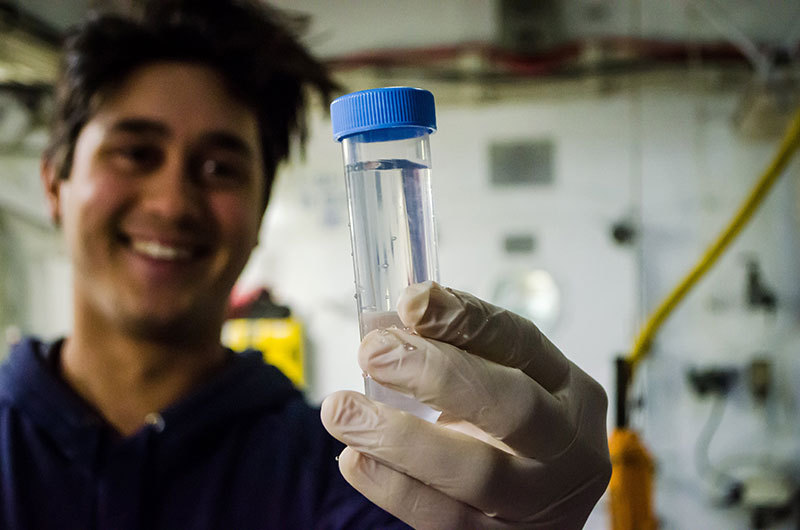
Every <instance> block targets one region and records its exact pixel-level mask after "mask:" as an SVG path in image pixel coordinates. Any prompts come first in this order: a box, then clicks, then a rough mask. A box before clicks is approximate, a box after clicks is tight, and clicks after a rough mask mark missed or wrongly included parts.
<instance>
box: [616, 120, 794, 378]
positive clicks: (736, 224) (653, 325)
mask: <svg viewBox="0 0 800 530" xmlns="http://www.w3.org/2000/svg"><path fill="white" fill-rule="evenodd" d="M798 146H800V111H798V112H797V113H796V114H795V116H794V118H792V122H791V124H790V125H789V128H788V129H787V131H786V134H785V135H784V137H783V140H782V141H781V145H780V148H779V149H778V153H777V154H776V156H775V158H774V159H773V160H772V162H771V163H770V164H769V166H768V167H767V169H766V171H764V174H763V175H761V177H760V178H759V179H758V182H757V183H756V185H755V187H754V188H753V190H752V191H751V192H750V195H748V196H747V198H746V199H745V200H744V202H743V203H742V205H741V206H740V207H739V210H738V211H737V212H736V215H735V216H734V218H733V220H732V221H731V223H730V224H729V225H728V226H727V227H726V228H725V230H723V231H722V234H721V235H720V236H719V238H718V239H717V240H716V241H714V242H713V243H712V244H711V245H710V246H709V247H708V249H706V252H705V254H704V255H703V257H702V258H701V259H700V261H699V262H698V263H697V265H695V266H694V268H693V269H692V270H691V271H690V272H689V274H687V275H686V277H685V278H684V279H683V280H681V282H680V283H679V284H678V286H677V287H675V289H674V290H673V291H672V292H671V293H670V294H669V296H667V297H666V298H665V299H664V301H663V302H661V304H660V305H659V306H658V308H657V309H656V310H655V311H654V312H653V313H652V315H651V316H650V317H649V318H648V319H647V322H646V323H645V325H644V326H643V327H642V329H641V331H639V335H638V336H637V337H636V341H635V342H634V345H633V350H632V351H631V354H630V356H629V357H628V362H629V364H630V367H631V370H634V369H635V368H636V365H638V364H639V362H640V361H641V360H642V359H643V358H644V357H645V356H646V355H647V354H648V352H649V351H650V346H651V345H652V342H653V337H655V335H656V333H657V332H658V330H659V328H660V327H661V326H662V325H663V324H664V322H665V321H666V319H667V317H668V316H669V314H670V313H672V311H673V310H674V309H675V307H676V306H677V305H678V304H679V303H680V302H681V300H683V298H684V297H685V296H686V294H687V293H688V292H689V291H690V290H691V288H692V287H694V285H695V284H696V283H697V281H698V280H699V279H700V278H701V277H702V276H703V275H704V274H705V273H706V272H707V271H708V269H710V268H711V266H712V265H713V264H714V263H715V262H716V261H717V259H718V258H719V257H720V256H721V255H722V253H723V252H724V251H725V249H726V248H727V247H728V245H730V243H731V242H732V241H733V240H734V238H736V236H737V235H739V232H741V230H742V228H743V227H744V226H745V225H746V224H747V222H748V221H749V220H750V218H751V217H752V216H753V213H754V212H755V211H756V210H757V209H758V207H759V206H760V205H761V202H762V201H763V200H764V197H766V195H767V192H769V190H770V189H771V188H772V185H773V184H774V183H775V181H777V180H778V177H779V176H780V175H781V173H782V172H783V169H784V168H785V167H786V164H788V163H789V161H790V160H791V158H792V155H793V154H794V152H795V151H796V150H797V148H798Z"/></svg>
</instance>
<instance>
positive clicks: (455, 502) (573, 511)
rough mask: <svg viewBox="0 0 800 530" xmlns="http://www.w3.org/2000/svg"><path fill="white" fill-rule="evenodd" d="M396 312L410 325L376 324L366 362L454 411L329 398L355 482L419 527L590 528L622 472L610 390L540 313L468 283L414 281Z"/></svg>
mask: <svg viewBox="0 0 800 530" xmlns="http://www.w3.org/2000/svg"><path fill="white" fill-rule="evenodd" d="M398 314H399V316H400V318H401V320H402V321H403V323H404V324H405V325H406V326H408V328H410V329H409V330H401V329H389V330H388V331H377V330H376V331H373V332H371V333H369V334H368V335H367V336H366V337H365V338H364V340H363V341H362V343H361V346H360V348H359V364H360V365H361V368H362V369H363V370H364V371H365V372H366V373H368V374H369V375H371V376H372V377H373V378H374V379H375V380H376V381H377V382H379V383H381V384H382V385H384V386H387V387H389V388H394V389H396V390H400V391H402V392H405V393H408V394H412V395H414V396H415V397H416V398H417V399H419V400H420V401H422V402H423V403H426V404H428V405H430V406H432V407H434V408H436V409H439V410H442V411H443V412H442V415H441V417H440V418H439V420H438V421H437V423H436V424H432V423H428V422H426V421H424V420H421V419H419V418H417V417H415V416H412V415H410V414H408V413H405V412H400V411H398V410H395V409H393V408H391V407H388V406H386V405H383V404H382V403H377V402H374V401H372V400H370V399H368V398H367V397H365V396H363V395H362V394H359V393H357V392H348V391H342V392H337V393H334V394H331V395H330V396H328V397H327V398H326V400H325V401H324V402H323V404H322V421H323V423H324V425H325V427H326V428H327V429H328V431H329V432H330V433H331V434H332V435H333V436H335V437H336V438H338V439H339V440H341V441H342V442H344V443H345V444H347V445H348V447H347V448H346V449H345V450H344V451H343V452H342V454H341V456H340V458H339V468H340V470H341V472H342V475H344V477H345V479H346V480H347V481H348V482H350V484H352V485H353V486H354V487H355V488H356V489H357V490H359V491H360V492H361V493H363V494H364V495H365V496H366V497H367V498H369V499H370V500H371V501H372V502H374V503H375V504H377V505H379V506H381V507H383V508H384V509H385V510H387V511H388V512H390V513H392V514H394V515H395V516H396V517H398V518H400V519H402V520H403V521H405V522H406V523H408V524H410V525H411V526H413V527H414V528H417V529H437V530H449V529H458V530H462V529H471V528H476V529H477V528H480V529H512V528H514V529H517V528H536V529H544V528H547V529H558V530H568V529H573V528H581V527H582V526H583V524H584V522H585V521H586V518H587V517H588V515H589V513H590V511H591V510H592V507H593V506H594V504H595V503H596V502H597V500H598V499H599V497H600V496H601V495H602V494H603V492H604V491H605V488H606V485H607V484H608V480H609V476H610V474H611V465H610V462H609V455H608V444H607V437H606V408H607V398H606V395H605V392H604V391H603V389H602V387H601V386H600V385H599V384H598V383H597V382H596V381H594V380H593V379H592V378H591V377H589V376H588V375H587V374H586V373H584V372H583V371H582V370H581V369H580V368H578V367H577V366H576V365H574V364H573V363H572V362H570V361H569V360H568V359H567V358H566V357H564V356H563V355H562V354H561V352H560V351H559V350H558V348H556V347H555V346H554V345H553V344H552V343H551V342H550V341H549V340H548V339H547V338H546V337H545V336H544V335H542V333H541V332H539V330H538V329H537V328H536V326H534V325H533V324H532V323H531V322H529V321H528V320H525V319H524V318H522V317H520V316H518V315H515V314H513V313H511V312H508V311H505V310H503V309H500V308H497V307H495V306H492V305H490V304H488V303H486V302H483V301H481V300H478V299H477V298H475V297H473V296H471V295H469V294H466V293H463V292H458V291H454V290H451V289H445V288H442V287H440V286H439V285H437V284H435V283H432V282H426V283H423V284H418V285H414V286H411V287H409V288H408V289H407V290H406V292H405V293H404V295H403V297H402V298H401V300H400V302H399V304H398ZM408 345H411V346H413V347H414V348H412V347H409V346H408Z"/></svg>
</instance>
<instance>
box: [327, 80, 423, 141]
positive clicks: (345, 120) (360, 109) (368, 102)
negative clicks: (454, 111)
mask: <svg viewBox="0 0 800 530" xmlns="http://www.w3.org/2000/svg"><path fill="white" fill-rule="evenodd" d="M331 121H332V122H333V137H334V138H335V139H336V141H338V142H341V141H342V140H343V139H344V138H347V137H348V136H352V135H354V134H360V133H364V132H368V131H377V130H381V129H395V128H419V129H423V130H424V131H425V132H427V133H432V132H433V131H435V130H436V109H435V105H434V101H433V94H431V93H430V92H428V91H427V90H423V89H421V88H413V87H385V88H372V89H369V90H361V91H359V92H353V93H352V94H346V95H344V96H341V97H339V98H336V99H335V100H333V103H331Z"/></svg>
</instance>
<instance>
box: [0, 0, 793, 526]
mask: <svg viewBox="0 0 800 530" xmlns="http://www.w3.org/2000/svg"><path fill="white" fill-rule="evenodd" d="M127 3H129V2H124V1H121V2H118V6H119V7H125V5H126V4H127ZM275 3H276V4H277V5H278V6H281V7H284V8H286V9H288V10H290V11H291V12H292V13H293V14H295V15H296V16H298V17H300V19H302V20H305V22H306V23H307V25H308V33H307V42H308V44H309V45H310V46H311V48H312V49H313V50H314V51H315V52H316V53H317V54H318V55H320V56H322V57H323V58H325V59H326V60H327V61H328V62H329V63H330V65H331V67H332V68H333V69H334V71H335V73H336V75H337V77H338V79H339V80H340V81H341V82H342V84H343V85H344V86H345V87H346V88H347V89H348V90H357V89H362V88H368V87H373V86H388V85H403V84H410V85H414V86H420V87H423V88H427V89H429V90H431V91H432V92H433V93H434V94H435V96H436V99H437V113H438V122H439V131H438V132H437V133H436V134H435V135H434V136H433V137H432V140H431V142H432V147H431V150H432V154H433V165H434V167H433V188H434V189H433V192H434V200H435V208H436V219H437V230H438V234H439V239H440V262H441V278H442V282H443V283H445V284H447V285H449V286H452V287H455V288H458V289H463V290H466V291H470V292H473V293H474V294H476V295H478V296H480V297H483V298H485V299H487V300H490V301H493V302H496V303H498V304H500V305H503V306H506V307H509V308H511V309H514V310H516V311H519V312H521V313H524V314H527V315H529V316H531V317H532V318H533V319H534V320H536V321H537V322H538V323H539V324H540V326H541V327H542V328H543V329H544V330H545V331H546V332H547V334H548V335H549V336H550V337H551V339H553V340H554V342H555V343H556V344H558V345H559V346H560V347H561V348H562V350H563V351H564V352H565V353H566V354H567V355H568V356H570V357H571V358H572V359H573V360H574V361H575V362H576V363H578V364H579V365H580V366H582V367H583V368H584V369H585V370H586V371H587V372H589V373H590V374H591V375H593V376H594V377H595V378H597V379H598V380H599V381H600V382H601V383H602V384H603V385H604V386H605V388H606V389H607V391H608V392H609V395H610V397H611V398H612V401H613V397H614V396H613V394H614V379H613V361H614V359H615V358H616V357H617V356H619V355H625V354H626V353H628V352H629V351H630V349H631V346H632V343H633V339H634V337H635V334H636V332H637V331H638V329H639V326H641V324H642V323H643V322H644V320H645V318H646V316H647V315H648V314H649V313H650V312H651V311H652V310H653V309H654V308H655V307H656V305H657V304H658V303H659V302H660V300H661V299H662V298H663V297H664V296H665V295H666V294H668V292H669V291H670V290H671V288H672V287H673V286H674V285H675V284H676V283H677V282H678V281H679V280H680V279H681V278H682V277H683V275H684V274H685V273H686V272H687V271H688V270H689V268H690V267H691V266H692V265H693V264H694V262H695V261H696V260H697V259H698V257H699V256H700V254H701V253H702V251H703V250H704V248H705V247H706V246H707V245H708V244H709V243H710V242H711V241H712V240H713V239H714V238H715V236H716V235H717V233H718V232H719V231H720V230H721V229H722V228H723V227H724V226H725V225H726V223H727V221H728V219H729V218H730V217H731V216H732V215H733V212H734V211H735V210H736V208H737V207H738V205H739V203H740V201H741V200H742V199H743V198H744V196H745V195H746V194H747V192H748V190H749V189H750V187H751V186H752V185H753V184H754V183H755V181H756V179H757V177H758V176H759V175H760V173H761V172H762V171H763V169H764V167H765V166H766V165H767V163H768V162H769V161H770V159H771V157H772V156H773V153H774V152H775V150H776V146H777V143H778V141H779V139H780V137H781V134H782V131H783V127H784V126H785V124H786V122H787V120H788V117H789V116H790V115H791V113H792V112H793V110H794V109H795V108H797V102H798V93H799V91H798V79H799V76H800V63H798V52H799V48H798V43H799V42H800V4H798V3H797V2H793V1H790V0H784V1H778V0H767V1H755V0H729V1H726V2H721V1H717V0H669V1H660V0H629V1H612V0H564V1H561V2H559V1H555V0H552V1H549V0H529V1H505V0H493V1H484V0H460V1H459V0H440V1H438V2H427V1H423V0H405V1H402V2H401V1H386V2H375V1H368V0H358V1H345V0H332V1H314V0H294V1H290V0H281V1H278V2H275ZM94 4H96V2H87V1H83V2H82V1H79V0H76V1H73V2H69V1H66V0H65V1H62V2H55V3H52V2H49V1H45V0H25V1H22V0H16V1H11V2H0V6H1V7H2V9H0V14H1V16H0V35H2V41H0V44H2V45H0V326H2V329H3V330H4V332H5V336H6V343H8V342H13V341H14V340H15V339H16V337H18V336H19V334H21V333H36V334H40V335H43V336H45V337H54V336H57V335H60V334H64V333H67V332H68V330H69V326H70V316H69V311H70V288H69V274H70V271H69V265H68V262H67V258H66V256H65V253H64V249H63V246H62V245H61V243H60V240H59V237H58V234H57V233H56V232H55V231H54V230H53V229H52V228H51V225H50V223H49V221H48V219H47V217H46V215H45V210H44V206H43V199H42V196H41V192H40V189H39V181H38V155H39V153H40V151H41V148H42V146H43V142H44V138H45V122H46V115H47V111H48V105H49V104H50V103H49V101H50V100H49V87H50V84H51V83H52V79H53V75H54V71H55V57H56V55H55V52H54V51H53V50H54V44H55V43H56V42H57V41H58V38H59V37H58V35H59V33H60V32H61V31H63V30H64V28H65V27H67V26H69V25H70V24H71V23H74V22H75V21H76V20H79V19H80V17H82V16H83V15H84V14H85V12H86V10H87V9H88V8H89V7H91V6H92V5H94ZM798 177H800V166H799V165H798V162H794V163H792V164H791V165H790V166H789V167H788V169H787V170H786V171H785V174H784V175H783V177H782V178H781V180H780V181H779V182H778V184H777V185H776V187H775V189H773V191H772V192H771V193H770V195H769V196H768V198H767V200H766V202H765V203H764V205H763V207H762V208H761V209H760V211H759V212H758V214H757V215H756V217H755V218H754V220H753V221H752V222H751V223H750V224H749V225H748V226H747V228H746V229H745V230H744V232H743V233H742V235H741V236H740V238H739V239H738V240H737V241H736V242H735V243H734V245H733V246H732V248H731V249H730V250H729V251H728V252H727V253H726V254H725V256H724V257H723V258H722V260H721V261H720V262H719V264H718V265H717V266H716V267H715V268H714V269H713V270H712V271H711V272H710V273H709V274H708V275H707V276H706V277H705V279H704V280H703V281H702V282H701V283H700V284H699V285H698V287H697V288H696V289H695V290H694V291H692V293H691V294H690V295H689V297H688V298H687V299H686V300H685V301H684V302H683V303H682V304H681V306H680V307H679V309H678V310H677V311H676V312H675V313H674V315H672V316H671V318H670V320H669V321H668V322H667V324H666V326H665V327H664V329H663V330H662V332H661V333H660V334H659V335H658V337H657V339H656V341H655V344H654V348H653V351H652V353H651V355H650V356H649V357H648V359H647V360H646V361H645V363H644V364H643V365H642V369H641V370H640V371H639V373H638V374H637V379H636V382H635V385H634V391H633V395H632V398H633V403H632V411H631V423H632V425H633V426H634V427H635V428H636V429H637V430H639V431H640V432H641V433H642V436H643V437H644V439H645V442H646V444H647V446H648V447H649V449H650V451H651V452H652V453H653V456H654V458H655V462H656V486H655V496H656V498H655V507H656V511H657V515H658V518H659V521H660V524H661V528H664V529H672V528H675V529H684V528H686V529H695V528H725V529H746V528H754V527H764V528H798V527H799V526H798V522H797V521H798V520H797V517H798V515H797V514H796V513H795V514H793V515H790V514H789V512H791V503H790V501H791V499H792V498H793V496H794V498H796V496H797V491H798V490H797V484H798V483H800V409H799V408H798V406H800V383H798V381H800V318H799V317H800V281H798V278H799V277H800V276H799V274H800V273H799V271H800V237H798V228H800V224H799V223H798V201H797V199H798V197H799V196H800V195H798V191H797V189H796V188H797V185H798V184H797V180H798ZM347 223H348V221H347V206H346V197H345V190H344V182H343V176H342V169H341V155H340V148H339V145H338V144H336V143H335V142H334V141H333V140H332V138H331V130H330V122H329V120H328V119H327V115H326V113H325V110H324V109H323V108H321V107H320V108H317V109H316V110H315V114H314V116H313V117H312V127H311V136H310V140H309V145H308V149H307V151H306V156H305V157H304V158H301V157H299V156H298V157H296V158H295V159H294V160H293V161H292V162H291V163H290V164H287V166H286V167H284V168H283V170H282V171H281V174H280V177H279V179H278V182H277V184H276V189H275V191H274V193H273V196H272V202H271V204H270V207H269V209H268V212H267V216H266V218H265V223H264V226H263V231H262V237H261V243H260V245H259V247H258V248H257V250H256V252H255V253H254V255H253V259H252V260H251V263H250V264H249V265H248V267H247V269H246V270H245V272H244V274H243V277H242V279H241V281H240V285H239V286H238V289H239V290H240V291H241V292H248V291H253V290H257V289H260V288H266V289H268V290H269V291H270V293H271V295H272V298H273V300H275V301H276V302H277V303H279V304H282V305H285V306H288V307H289V308H290V309H291V311H292V314H293V315H294V316H295V317H296V318H297V319H299V320H300V322H302V324H303V326H304V329H305V343H306V348H305V356H306V369H307V372H308V373H307V381H308V386H307V388H306V391H307V394H308V396H309V399H310V400H312V401H315V402H316V401H319V400H320V399H321V398H322V397H324V396H325V395H326V394H328V393H330V392H331V391H333V390H336V389H340V388H352V389H358V390H360V389H361V375H360V371H359V368H358V366H357V364H356V360H355V351H356V347H357V344H358V330H357V322H356V311H355V303H354V301H353V292H354V288H353V279H352V264H351V257H350V242H349V232H348V224H347ZM6 349H7V346H5V345H4V346H3V347H2V348H0V355H2V354H3V353H4V352H5V351H6ZM715 371H716V372H715ZM714 373H718V374H722V375H723V377H725V378H726V380H727V381H730V386H729V388H727V390H725V391H717V392H715V391H713V389H712V390H711V391H709V392H705V393H703V392H702V391H703V390H704V389H703V388H701V387H700V386H698V385H697V383H696V382H697V381H704V380H707V379H703V377H704V376H707V375H709V374H712V375H713V374H714ZM691 374H694V375H695V376H697V377H695V378H694V379H692V377H691ZM764 374H766V377H761V378H760V379H759V378H758V377H757V376H759V375H762V376H763V375H764ZM692 380H694V381H695V383H694V384H693V383H692V382H691V381H692ZM758 381H761V382H762V383H763V384H762V385H761V386H758V385H756V386H754V384H753V383H754V382H758ZM611 425H612V418H611V417H609V426H611ZM719 477H725V480H719ZM732 484H739V485H742V484H744V485H745V486H746V490H747V492H749V495H750V496H749V497H748V496H747V495H745V496H744V498H738V499H737V498H736V495H735V493H736V491H732V488H731V485H732ZM739 493H742V492H741V491H739ZM754 499H755V500H754ZM776 499H778V500H776ZM781 499H784V500H785V499H789V501H785V502H784V500H781ZM779 501H780V502H779ZM795 502H796V501H795ZM776 503H778V504H781V505H786V508H787V513H785V514H784V513H782V512H781V511H780V510H776V509H773V508H775V507H776V506H777V504H776ZM767 508H769V509H767ZM606 509H607V507H606V501H605V500H603V501H601V503H600V504H599V505H598V508H597V510H595V513H594V514H593V515H592V517H591V519H590V521H589V523H588V525H587V528H598V529H600V528H608V521H607V515H606ZM795 511H796V510H795ZM772 515H774V517H771V516H772ZM771 519H775V520H774V521H772V520H771Z"/></svg>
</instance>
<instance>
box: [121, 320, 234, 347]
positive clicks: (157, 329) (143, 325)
mask: <svg viewBox="0 0 800 530" xmlns="http://www.w3.org/2000/svg"><path fill="white" fill-rule="evenodd" d="M208 320H209V319H207V318H205V319H203V318H198V317H196V316H188V315H181V316H172V315H171V316H164V315H157V314H149V315H145V316H139V317H137V318H128V319H126V321H125V323H124V325H123V327H124V329H125V331H126V332H127V333H128V334H129V335H130V336H131V337H135V338H138V339H140V340H143V341H147V342H156V343H162V344H168V345H174V346H180V345H192V344H200V343H203V342H205V341H210V340H214V341H218V340H219V335H220V329H217V330H216V333H215V332H214V331H213V330H214V328H221V326H220V324H219V323H212V322H209V321H208Z"/></svg>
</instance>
